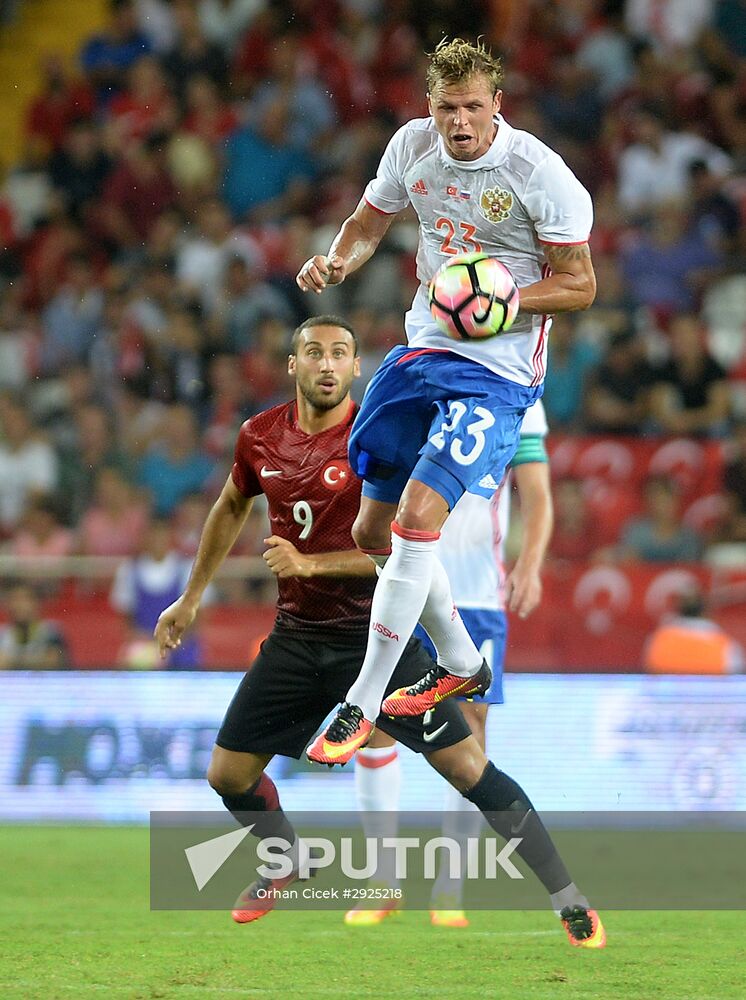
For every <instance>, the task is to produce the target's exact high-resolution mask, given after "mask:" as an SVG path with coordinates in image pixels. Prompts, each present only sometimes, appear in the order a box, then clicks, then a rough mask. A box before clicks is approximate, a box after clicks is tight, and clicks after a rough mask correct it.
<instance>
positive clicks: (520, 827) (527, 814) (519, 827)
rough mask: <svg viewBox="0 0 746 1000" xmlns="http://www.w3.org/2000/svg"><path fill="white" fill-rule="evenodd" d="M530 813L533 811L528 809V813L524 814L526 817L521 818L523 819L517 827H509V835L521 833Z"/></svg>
mask: <svg viewBox="0 0 746 1000" xmlns="http://www.w3.org/2000/svg"><path fill="white" fill-rule="evenodd" d="M532 812H533V809H529V810H528V812H527V813H526V815H525V816H524V817H523V819H522V820H521V822H520V823H519V824H518V826H512V825H511V827H510V832H511V833H520V832H521V830H522V829H523V828H524V826H525V825H526V820H527V819H528V817H529V816H530V815H531V813H532Z"/></svg>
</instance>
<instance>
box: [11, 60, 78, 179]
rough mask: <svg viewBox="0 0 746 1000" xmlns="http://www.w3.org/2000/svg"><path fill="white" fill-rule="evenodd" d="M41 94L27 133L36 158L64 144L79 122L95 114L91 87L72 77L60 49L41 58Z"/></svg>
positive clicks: (33, 104)
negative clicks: (71, 129) (70, 130)
mask: <svg viewBox="0 0 746 1000" xmlns="http://www.w3.org/2000/svg"><path fill="white" fill-rule="evenodd" d="M41 76H42V85H41V93H40V94H39V95H38V96H37V97H35V98H34V100H33V101H32V102H31V104H30V106H29V109H28V112H27V115H26V134H27V136H28V141H29V146H30V150H29V151H30V153H31V156H32V158H33V159H35V160H37V159H39V158H42V159H43V158H45V157H47V156H49V154H50V153H52V152H56V151H57V150H59V149H60V148H61V146H62V145H63V143H64V141H65V138H66V136H67V133H68V130H69V129H70V128H71V127H72V126H73V125H74V123H75V122H76V121H78V120H79V119H81V118H87V117H88V116H89V115H90V114H92V113H93V108H94V100H93V94H92V93H91V90H90V88H89V87H88V86H87V85H86V84H85V83H84V82H83V81H82V80H73V79H71V78H70V77H69V75H68V73H67V71H66V69H65V64H64V60H63V56H62V54H61V53H59V52H49V53H47V54H46V55H45V56H44V57H43V58H42V60H41Z"/></svg>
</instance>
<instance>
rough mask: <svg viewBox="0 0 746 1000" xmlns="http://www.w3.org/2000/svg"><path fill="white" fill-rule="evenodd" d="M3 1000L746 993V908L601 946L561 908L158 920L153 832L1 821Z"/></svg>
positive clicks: (654, 997)
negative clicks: (571, 937) (439, 919)
mask: <svg viewBox="0 0 746 1000" xmlns="http://www.w3.org/2000/svg"><path fill="white" fill-rule="evenodd" d="M0 873H1V876H2V877H1V878H0V926H1V927H2V937H1V938H0V998H2V1000H36V998H40V1000H41V998H43V1000H71V998H81V1000H85V998H88V997H95V996H97V995H108V996H111V997H112V998H115V1000H119V998H133V1000H134V998H136V1000H155V998H158V1000H160V998H184V1000H186V998H192V1000H202V998H204V1000H212V998H216V1000H217V998H221V997H222V998H226V997H247V998H251V997H259V998H265V1000H266V998H278V1000H279V998H285V997H298V998H301V1000H321V998H323V1000H336V998H343V1000H363V998H368V997H370V998H374V997H375V998H378V1000H388V998H397V1000H415V998H419V997H423V998H428V1000H430V998H435V997H445V998H448V1000H472V998H474V1000H477V998H478V1000H486V998H493V997H497V998H503V997H505V998H510V1000H523V998H535V1000H557V998H562V997H567V998H568V1000H569V998H572V1000H585V998H594V1000H595V998H598V1000H616V998H620V1000H673V998H676V1000H710V998H711V1000H729V998H733V1000H742V998H743V997H744V995H745V994H746V985H744V984H745V982H746V913H730V912H701V913H654V912H639V911H638V912H616V913H605V914H603V917H604V923H605V925H606V929H607V932H608V934H609V945H608V946H607V948H606V949H605V950H604V951H601V952H590V951H583V950H580V949H575V948H570V946H569V945H568V944H567V942H566V939H565V935H564V932H563V931H562V930H561V928H560V927H559V926H558V922H557V920H556V919H555V918H554V917H553V916H552V914H551V913H549V912H546V913H505V912H495V913H486V912H478V913H473V914H471V927H469V928H468V929H467V930H443V929H435V928H431V927H430V926H429V923H428V919H427V914H426V913H421V912H410V913H405V914H402V915H401V916H400V917H398V918H395V919H391V920H389V921H387V922H386V923H385V924H383V925H382V926H380V927H374V928H350V927H345V926H344V925H343V924H342V915H341V913H340V914H337V913H333V912H319V913H308V912H306V913H288V912H284V913H275V914H270V915H268V916H267V917H265V918H264V919H263V920H261V921H259V922H258V923H256V924H253V925H249V926H244V927H238V926H236V925H235V924H233V922H232V921H231V919H230V916H229V915H228V914H227V913H226V914H223V913H151V912H150V911H149V909H148V892H149V888H148V833H147V830H145V829H143V828H126V827H107V828H100V827H53V826H37V827H28V826H24V827H20V826H19V827H3V828H0Z"/></svg>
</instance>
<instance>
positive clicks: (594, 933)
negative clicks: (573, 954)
mask: <svg viewBox="0 0 746 1000" xmlns="http://www.w3.org/2000/svg"><path fill="white" fill-rule="evenodd" d="M560 918H561V920H562V925H563V927H564V928H565V930H566V931H567V936H568V938H569V939H570V944H571V945H572V946H573V947H574V948H604V947H605V946H606V931H605V930H604V925H603V924H602V923H601V918H600V917H599V915H598V914H597V913H596V911H595V910H589V909H587V908H586V907H585V906H566V907H565V908H564V909H563V910H561V911H560Z"/></svg>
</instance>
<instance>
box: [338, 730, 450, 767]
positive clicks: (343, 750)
mask: <svg viewBox="0 0 746 1000" xmlns="http://www.w3.org/2000/svg"><path fill="white" fill-rule="evenodd" d="M446 725H448V723H447V722H446ZM364 740H365V735H363V736H360V737H359V738H358V739H356V740H354V741H353V742H352V743H345V744H344V745H343V746H333V745H332V744H330V743H327V742H326V740H324V746H323V751H324V753H325V754H326V756H327V757H332V758H337V757H341V756H342V754H344V753H349V750H350V746H354V747H355V749H356V750H357V749H358V747H359V746H360V744H361V743H362V742H363V741H364Z"/></svg>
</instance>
